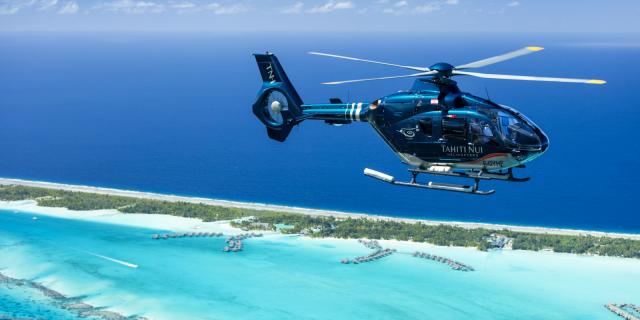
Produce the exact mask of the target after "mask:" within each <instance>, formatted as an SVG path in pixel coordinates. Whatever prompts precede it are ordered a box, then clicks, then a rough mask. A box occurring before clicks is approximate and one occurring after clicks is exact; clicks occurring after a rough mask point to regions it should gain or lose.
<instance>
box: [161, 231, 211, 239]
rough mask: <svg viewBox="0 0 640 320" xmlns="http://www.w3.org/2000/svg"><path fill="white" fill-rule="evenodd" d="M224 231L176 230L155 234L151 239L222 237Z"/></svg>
mask: <svg viewBox="0 0 640 320" xmlns="http://www.w3.org/2000/svg"><path fill="white" fill-rule="evenodd" d="M222 236H223V234H222V232H174V233H164V234H157V233H156V234H153V235H151V239H153V240H160V239H161V240H167V239H176V238H196V237H222Z"/></svg>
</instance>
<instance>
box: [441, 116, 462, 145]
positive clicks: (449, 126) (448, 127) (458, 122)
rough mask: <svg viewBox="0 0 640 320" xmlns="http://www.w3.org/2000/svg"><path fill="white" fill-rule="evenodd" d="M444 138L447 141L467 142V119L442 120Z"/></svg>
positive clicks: (446, 118)
mask: <svg viewBox="0 0 640 320" xmlns="http://www.w3.org/2000/svg"><path fill="white" fill-rule="evenodd" d="M442 137H443V138H444V139H447V140H462V141H466V140H467V119H465V118H460V117H443V118H442Z"/></svg>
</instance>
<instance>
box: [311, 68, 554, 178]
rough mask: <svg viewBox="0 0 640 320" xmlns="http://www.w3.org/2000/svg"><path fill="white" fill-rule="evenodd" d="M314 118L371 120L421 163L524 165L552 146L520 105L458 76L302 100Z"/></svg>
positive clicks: (487, 167)
mask: <svg viewBox="0 0 640 320" xmlns="http://www.w3.org/2000/svg"><path fill="white" fill-rule="evenodd" d="M302 110H303V113H304V114H305V115H306V116H307V117H308V118H312V119H318V120H325V121H326V122H327V123H329V124H334V125H340V124H347V123H351V122H354V121H363V122H369V124H371V126H372V127H373V128H374V130H375V131H376V132H377V133H378V134H379V135H380V137H382V138H383V140H384V141H385V142H386V143H387V144H388V145H389V147H391V149H393V151H394V152H395V153H396V154H397V155H398V156H399V157H400V158H401V159H402V161H403V162H405V163H406V164H409V165H411V166H413V167H416V168H419V169H425V170H426V169H430V170H433V169H434V168H435V169H436V170H437V167H438V166H442V167H448V168H451V169H478V170H484V171H495V170H502V169H508V168H512V167H516V166H520V165H522V164H524V163H526V162H529V161H531V160H533V159H535V158H537V157H539V156H540V155H541V154H542V153H544V152H545V150H546V149H547V148H548V146H549V139H548V137H547V136H546V134H544V132H543V131H542V130H541V129H540V128H539V127H538V126H537V125H535V124H534V123H533V122H532V121H531V120H529V119H527V118H526V117H525V116H524V115H522V114H521V113H519V112H518V111H516V110H514V109H512V108H509V107H507V106H503V105H498V104H496V103H494V102H492V101H489V100H486V99H483V98H480V97H477V96H474V95H472V94H469V93H463V92H460V91H459V90H458V88H457V86H456V85H455V82H453V81H449V82H447V83H434V82H430V81H425V80H421V79H418V80H416V84H414V87H413V88H412V90H409V91H401V92H397V93H394V94H391V95H388V96H385V97H383V98H380V99H377V100H376V101H374V102H372V103H341V102H337V101H335V100H334V103H330V104H314V105H302Z"/></svg>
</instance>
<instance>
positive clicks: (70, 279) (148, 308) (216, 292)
mask: <svg viewBox="0 0 640 320" xmlns="http://www.w3.org/2000/svg"><path fill="white" fill-rule="evenodd" d="M31 218H32V215H31V214H25V213H14V212H9V211H0V272H2V273H3V274H6V275H8V276H12V277H16V278H22V279H30V280H34V281H38V282H41V283H43V284H45V285H46V286H48V287H50V288H52V289H55V290H58V291H60V292H62V293H65V294H67V295H68V296H72V297H77V296H84V298H83V300H84V301H86V302H87V303H90V304H92V305H95V306H104V307H107V308H108V309H109V310H114V311H117V312H120V313H122V314H124V315H143V316H148V317H150V318H153V319H172V318H173V319H175V318H192V319H255V318H260V319H294V318H295V319H353V318H370V319H390V318H396V319H398V318H402V319H425V318H448V319H466V318H469V317H474V318H475V319H513V318H523V317H524V318H529V319H584V318H599V319H615V317H614V316H613V314H610V313H609V311H607V310H606V309H605V308H604V307H603V304H605V303H607V302H636V303H638V301H634V300H633V299H636V300H637V299H638V297H640V261H638V260H632V259H619V258H605V257H587V256H576V255H569V254H553V253H548V252H543V253H532V252H523V251H492V252H479V251H476V250H474V249H468V248H445V247H432V246H431V247H427V248H426V249H424V251H428V252H431V253H435V254H439V255H443V256H446V257H449V258H453V259H456V260H459V261H461V262H463V263H466V264H469V265H471V266H473V267H474V268H475V269H476V271H474V272H466V273H465V272H458V271H453V270H451V269H449V268H448V267H446V266H445V265H442V264H438V263H435V262H432V261H427V260H422V259H417V258H414V257H412V256H410V255H409V253H410V252H412V249H411V248H410V247H409V246H407V245H399V247H398V249H399V252H398V253H396V254H394V255H392V256H390V257H387V258H383V259H381V260H379V261H376V262H372V263H366V264H360V265H342V264H340V263H339V261H340V259H342V258H353V257H355V256H360V255H364V254H368V253H369V252H370V250H369V249H366V248H365V247H364V246H362V245H361V244H359V243H357V241H355V240H348V241H345V240H316V239H306V238H300V237H296V236H282V235H271V236H266V237H264V238H253V239H249V240H246V241H245V250H244V251H242V252H240V253H233V254H231V253H223V252H222V251H221V248H222V247H223V246H224V239H223V238H199V239H170V240H166V241H160V240H152V239H151V237H150V236H151V234H153V233H154V232H158V230H152V229H141V228H131V227H123V226H117V225H111V224H100V223H92V222H85V221H76V220H66V219H58V218H52V217H47V216H40V218H39V220H37V221H34V220H32V219H31ZM87 252H90V253H95V254H100V255H104V256H108V257H112V258H115V259H119V260H123V261H127V262H130V263H134V264H137V265H139V268H137V269H133V268H128V267H125V266H123V265H120V264H117V263H113V262H111V261H108V260H105V259H102V258H99V257H96V256H94V255H91V254H88V253H87ZM7 292H8V293H7ZM0 297H2V298H0V300H2V301H3V302H0V304H1V305H2V306H3V308H9V310H2V312H4V313H7V312H8V313H9V314H11V312H15V311H16V310H12V308H13V306H15V308H18V309H20V308H22V307H21V306H22V304H13V303H11V301H13V300H17V301H24V298H23V297H21V296H20V295H17V294H16V295H13V294H12V291H10V290H6V289H2V290H0ZM32 309H33V310H35V311H29V312H35V313H37V312H38V311H37V310H39V309H37V308H29V309H28V310H32ZM43 310H44V309H43ZM43 312H44V311H43ZM0 314H2V313H0Z"/></svg>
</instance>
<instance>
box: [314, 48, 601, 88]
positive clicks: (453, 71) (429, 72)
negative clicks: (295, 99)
mask: <svg viewBox="0 0 640 320" xmlns="http://www.w3.org/2000/svg"><path fill="white" fill-rule="evenodd" d="M543 49H544V48H542V47H536V46H529V47H524V48H522V49H519V50H515V51H511V52H508V53H505V54H502V55H498V56H495V57H491V58H487V59H482V60H478V61H474V62H471V63H467V64H463V65H459V66H456V67H454V66H452V65H450V64H448V63H437V64H434V65H433V66H431V67H429V68H427V67H416V66H407V65H401V64H394V63H388V62H381V61H375V60H368V59H360V58H354V57H347V56H341V55H335V54H329V53H321V52H309V54H312V55H317V56H324V57H330V58H337V59H343V60H351V61H361V62H367V63H374V64H381V65H386V66H391V67H397V68H403V69H409V70H414V71H420V72H419V73H413V74H407V75H398V76H387V77H376V78H365V79H355V80H342V81H332V82H324V83H323V84H331V85H334V84H344V83H355V82H364V81H372V80H387V79H398V78H414V77H430V78H434V79H438V78H440V79H442V78H450V77H453V76H462V75H464V76H471V77H478V78H484V79H499V80H520V81H546V82H566V83H585V84H605V83H607V82H606V81H604V80H598V79H574V78H555V77H536V76H521V75H509V74H492V73H480V72H469V71H466V69H475V68H481V67H486V66H489V65H492V64H496V63H500V62H503V61H507V60H510V59H514V58H517V57H521V56H524V55H527V54H530V53H533V52H538V51H542V50H543Z"/></svg>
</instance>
